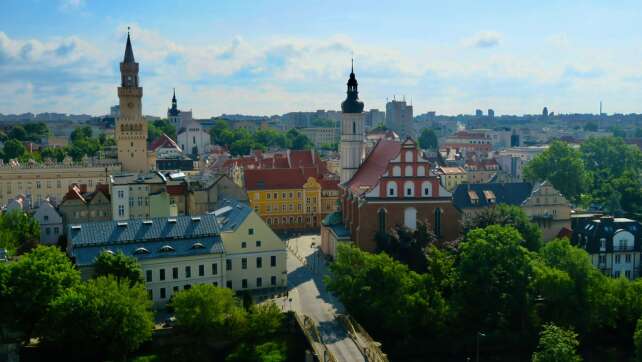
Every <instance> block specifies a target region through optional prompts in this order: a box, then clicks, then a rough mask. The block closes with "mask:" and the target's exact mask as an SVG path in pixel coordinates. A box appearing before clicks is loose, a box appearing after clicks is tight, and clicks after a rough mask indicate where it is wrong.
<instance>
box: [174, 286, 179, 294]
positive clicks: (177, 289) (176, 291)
mask: <svg viewBox="0 0 642 362" xmlns="http://www.w3.org/2000/svg"><path fill="white" fill-rule="evenodd" d="M179 289H180V288H179V287H178V285H177V286H175V287H174V288H172V290H173V291H174V293H178V291H179Z"/></svg>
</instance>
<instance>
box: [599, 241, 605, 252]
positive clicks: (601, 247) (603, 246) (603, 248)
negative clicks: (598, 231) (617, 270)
mask: <svg viewBox="0 0 642 362" xmlns="http://www.w3.org/2000/svg"><path fill="white" fill-rule="evenodd" d="M600 250H601V251H604V250H606V239H604V238H602V239H600Z"/></svg>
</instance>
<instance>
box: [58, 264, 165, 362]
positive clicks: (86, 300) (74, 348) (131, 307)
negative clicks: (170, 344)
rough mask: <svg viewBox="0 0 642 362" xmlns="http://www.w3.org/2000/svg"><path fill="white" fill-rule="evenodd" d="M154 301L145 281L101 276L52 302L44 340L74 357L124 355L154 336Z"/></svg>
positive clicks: (118, 356)
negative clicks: (152, 308)
mask: <svg viewBox="0 0 642 362" xmlns="http://www.w3.org/2000/svg"><path fill="white" fill-rule="evenodd" d="M153 326H154V323H153V314H152V312H151V302H150V301H149V299H148V298H147V292H146V291H145V288H144V287H143V285H142V284H136V285H133V286H131V285H130V284H129V283H128V282H126V281H119V280H117V279H116V278H114V277H111V276H110V277H99V278H97V279H91V280H89V281H87V282H85V283H82V284H80V285H78V286H76V287H75V288H70V289H67V290H66V291H65V292H64V293H63V294H62V295H60V296H59V297H57V298H56V299H55V300H54V301H53V302H52V303H51V311H50V313H49V329H48V331H47V332H46V333H45V340H46V341H48V342H51V343H55V344H56V345H58V346H63V348H64V349H65V350H66V351H68V352H70V353H71V355H72V356H74V357H75V358H79V357H86V358H89V357H91V356H94V357H95V356H102V357H112V358H122V357H124V356H126V355H127V353H129V352H131V351H134V350H136V349H137V348H138V347H139V346H140V345H141V343H143V342H145V341H147V340H149V339H150V338H151V332H152V328H153Z"/></svg>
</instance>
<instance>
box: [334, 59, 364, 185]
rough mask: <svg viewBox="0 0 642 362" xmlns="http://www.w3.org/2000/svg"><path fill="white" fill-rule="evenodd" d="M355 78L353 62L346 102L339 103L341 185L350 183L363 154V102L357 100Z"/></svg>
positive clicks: (357, 93)
mask: <svg viewBox="0 0 642 362" xmlns="http://www.w3.org/2000/svg"><path fill="white" fill-rule="evenodd" d="M357 85H358V84H357V78H356V77H355V76H354V61H353V64H352V71H351V72H350V79H348V92H347V97H346V100H345V101H343V103H341V112H342V113H341V148H340V150H339V151H340V152H341V154H340V157H341V175H340V176H341V183H342V184H343V183H345V182H348V181H350V179H351V178H352V176H353V175H354V174H355V172H357V170H358V169H359V166H360V165H361V160H362V158H363V152H364V138H365V129H364V123H365V117H364V113H363V102H361V101H360V100H359V92H358V90H357Z"/></svg>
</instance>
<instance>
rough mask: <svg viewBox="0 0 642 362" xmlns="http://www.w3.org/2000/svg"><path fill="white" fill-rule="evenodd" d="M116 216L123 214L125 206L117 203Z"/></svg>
mask: <svg viewBox="0 0 642 362" xmlns="http://www.w3.org/2000/svg"><path fill="white" fill-rule="evenodd" d="M118 216H125V206H124V205H118Z"/></svg>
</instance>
